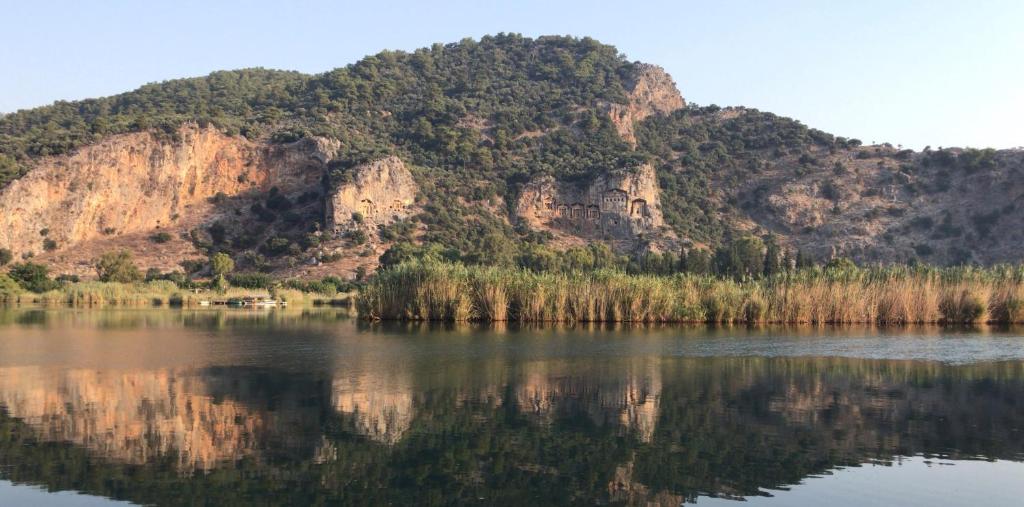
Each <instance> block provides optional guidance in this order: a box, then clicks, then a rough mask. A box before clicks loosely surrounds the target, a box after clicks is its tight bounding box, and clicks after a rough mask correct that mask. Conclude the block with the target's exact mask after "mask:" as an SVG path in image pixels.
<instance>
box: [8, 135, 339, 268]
mask: <svg viewBox="0 0 1024 507" xmlns="http://www.w3.org/2000/svg"><path fill="white" fill-rule="evenodd" d="M177 138H178V140H176V141H170V140H168V139H164V138H159V137H157V136H156V135H154V134H152V133H148V132H143V133H134V134H123V135H117V136H113V137H111V138H108V139H106V140H104V141H102V142H100V143H98V144H96V145H93V146H88V147H85V148H82V149H81V150H78V151H77V152H76V153H73V154H70V155H65V156H60V157H52V158H48V159H44V160H42V161H41V162H40V163H39V164H38V165H37V166H36V167H35V168H33V169H32V170H31V171H30V172H29V173H28V174H27V175H25V177H23V178H21V179H19V180H16V181H14V182H13V183H11V184H10V185H9V186H8V187H7V188H4V189H3V190H0V248H9V249H11V250H12V251H14V253H15V254H19V255H20V254H27V253H39V252H42V251H43V248H42V245H43V241H44V240H45V239H50V240H53V241H55V242H56V244H57V245H58V248H62V249H63V248H68V247H71V246H73V245H74V244H76V243H79V242H83V241H87V240H90V239H97V238H100V237H105V236H110V235H113V234H117V235H120V234H126V233H132V232H141V231H148V230H152V229H154V228H159V227H172V226H174V225H175V224H176V223H178V222H179V221H193V220H195V219H196V218H197V217H201V216H203V215H207V214H209V213H211V212H212V205H211V204H210V202H209V201H210V198H211V197H214V196H217V195H218V194H223V195H225V196H234V195H239V194H243V193H249V192H265V191H267V190H268V189H270V188H271V187H274V186H277V187H279V188H280V189H281V190H285V189H291V188H304V187H313V186H315V185H317V184H318V182H319V179H320V177H321V175H322V174H323V171H324V164H325V162H326V161H327V160H328V159H329V158H330V156H331V153H329V152H330V150H331V149H332V146H331V143H330V142H327V141H318V140H315V139H306V140H302V141H298V142H296V143H291V144H289V145H275V146H268V145H265V144H260V143H255V142H251V141H249V140H246V139H244V138H240V137H231V136H227V135H224V134H222V133H220V132H219V131H217V130H215V129H212V128H208V129H207V128H202V129H201V128H198V127H196V126H194V125H192V126H185V127H182V128H181V129H180V130H179V132H178V135H177ZM333 149H336V147H333ZM43 231H45V237H44V234H43Z"/></svg>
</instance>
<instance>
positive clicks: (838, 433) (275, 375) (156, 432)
mask: <svg viewBox="0 0 1024 507" xmlns="http://www.w3.org/2000/svg"><path fill="white" fill-rule="evenodd" d="M373 364H376V365H377V368H370V366H372V365H373ZM460 366H463V367H462V368H459V367H453V368H446V369H443V370H442V371H438V370H436V369H429V370H427V371H423V370H420V369H418V368H416V367H415V366H409V365H402V364H397V363H373V362H372V361H368V362H367V363H366V364H350V367H351V369H350V370H342V369H338V370H337V371H333V372H330V373H323V374H318V373H315V372H309V373H306V374H296V373H286V372H280V371H277V370H273V369H267V368H261V369H254V368H206V369H200V370H186V371H174V370H157V371H134V372H108V371H99V372H97V371H90V370H60V369H39V368H25V367H11V368H4V369H0V405H3V406H4V408H3V409H2V410H0V411H2V412H3V413H4V415H0V475H3V476H6V477H8V478H10V479H12V480H15V481H25V482H30V483H34V484H44V485H47V486H48V487H53V488H59V489H78V490H84V491H89V492H92V493H98V494H104V495H108V496H115V497H118V498H124V499H130V500H135V501H139V502H149V503H168V502H170V503H186V504H187V503H191V502H192V501H193V500H195V499H197V498H200V496H199V495H205V496H203V497H202V498H204V500H207V503H210V502H214V503H224V504H226V503H238V502H241V501H243V499H244V498H257V497H258V498H268V499H269V500H268V503H291V504H305V503H316V502H322V503H351V502H353V501H355V500H354V499H356V498H358V499H359V501H361V502H366V503H371V504H385V503H409V502H410V501H413V500H416V501H421V502H422V503H458V502H469V501H477V500H476V499H479V498H486V499H488V501H489V502H491V503H524V502H531V503H537V500H536V499H537V496H538V495H539V494H541V493H543V494H544V495H546V496H544V498H545V499H546V500H545V501H546V502H548V503H551V504H565V503H593V502H608V501H620V502H625V503H644V502H653V503H658V504H671V503H675V502H678V501H680V500H686V499H691V500H692V499H693V498H695V497H696V496H697V495H699V494H708V493H714V494H717V495H720V496H746V495H756V494H761V493H760V492H761V491H762V490H763V489H764V488H774V487H784V486H787V485H792V484H795V483H798V482H799V481H801V480H803V479H804V478H806V477H807V476H808V475H812V474H819V473H821V472H823V471H826V470H828V469H831V468H834V467H836V466H843V465H855V464H859V463H864V462H866V461H874V460H883V461H885V460H891V459H893V458H894V457H896V456H902V455H915V454H927V455H940V456H943V457H948V458H953V459H964V458H988V459H1008V460H1021V459H1022V451H1024V434H1022V432H1020V431H1019V428H1020V427H1021V425H1022V424H1024V405H1022V404H1020V403H1019V402H1018V400H1020V399H1024V398H1022V396H1024V365H1022V364H1021V363H999V364H984V365H973V366H949V365H942V364H937V363H920V362H910V361H872V360H853V359H811V358H789V359H767V358H704V359H659V358H654V357H639V358H637V357H634V358H627V359H621V360H620V359H612V358H605V359H560V360H551V361H547V360H536V361H508V360H507V358H505V359H502V358H493V359H490V360H486V361H481V362H480V363H479V364H472V365H469V364H466V365H461V364H460ZM54 463H60V464H61V466H63V467H65V468H66V469H65V470H64V471H63V472H61V473H60V474H58V472H57V471H55V468H54V467H53V466H52V464H54ZM196 468H198V469H202V470H204V471H206V473H204V474H192V473H190V471H191V470H193V469H196ZM67 469H70V471H68V470H67ZM128 474H131V475H132V476H135V477H143V478H142V479H140V480H132V481H128V482H124V481H119V480H117V479H116V478H118V477H124V476H126V475H128ZM69 477H70V478H71V479H69ZM183 481H188V483H187V485H186V483H185V482H183ZM180 491H189V492H190V493H189V494H195V495H197V496H196V497H195V498H190V497H188V496H187V494H186V496H179V495H180V493H179V492H180ZM240 492H244V493H240ZM239 495H244V496H239ZM254 495H260V496H254ZM168 499H172V500H168ZM541 503H544V502H541Z"/></svg>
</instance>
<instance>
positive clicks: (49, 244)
mask: <svg viewBox="0 0 1024 507" xmlns="http://www.w3.org/2000/svg"><path fill="white" fill-rule="evenodd" d="M56 249H57V242H56V241H54V240H52V239H50V238H46V239H44V240H43V250H46V251H47V252H52V251H54V250H56Z"/></svg>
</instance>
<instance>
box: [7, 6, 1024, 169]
mask: <svg viewBox="0 0 1024 507" xmlns="http://www.w3.org/2000/svg"><path fill="white" fill-rule="evenodd" d="M497 32H518V33H522V34H524V35H528V36H536V35H544V34H562V35H564V34H570V35H578V36H583V35H590V36H592V37H594V38H596V39H598V40H600V41H602V42H605V43H608V44H612V45H615V46H617V47H618V48H619V50H620V51H622V52H623V53H625V54H626V55H627V56H628V57H629V58H630V59H632V60H642V61H646V62H651V63H657V64H659V65H662V66H663V67H665V68H666V69H667V70H668V71H669V72H670V73H671V74H672V76H673V77H674V78H675V80H676V83H678V85H679V88H680V90H682V92H683V96H684V97H686V99H687V100H689V101H693V102H697V103H700V104H710V103H715V104H719V105H722V106H726V105H745V106H750V107H756V108H759V109H762V110H765V111H772V112H775V113H778V114H782V115H786V116H791V117H794V118H797V119H799V120H801V121H803V122H804V123H806V124H808V125H810V126H812V127H817V128H820V129H822V130H826V131H829V132H832V133H835V134H838V135H844V136H849V137H858V138H860V139H862V140H863V141H865V142H871V141H877V142H883V141H888V142H892V143H893V144H903V145H906V146H910V147H913V148H917V149H920V148H922V147H924V146H925V145H931V146H933V147H937V146H975V147H983V146H992V147H997V148H1007V147H1013V146H1021V145H1024V1H1021V0H1002V1H999V0H988V1H986V0H974V1H966V0H965V1H959V2H955V1H947V0H940V1H902V2H900V1H857V2H853V1H848V2H835V1H826V0H822V1H774V2H773V1H767V0H765V1H716V2H713V1H710V0H709V1H705V2H689V1H674V2H673V1H652V2H642V1H635V2H629V1H625V0H619V1H616V2H603V1H589V2H558V1H555V0H548V1H534V0H518V1H515V2H511V1H510V2H502V3H498V2H487V1H457V2H444V1H440V0H433V1H430V0H426V1H419V2H415V1H410V2H388V1H377V2H373V1H367V0H362V1H359V2H327V1H295V2H285V1H282V0H278V1H275V2H265V1H256V0H253V1H248V2H242V1H230V2H229V1H220V2H218V1H215V0H207V1H205V2H204V1H192V0H180V1H173V2H171V1H167V2H161V1H156V0H152V1H119V0H106V1H85V0H79V1H46V0H22V1H15V0H0V70H2V75H3V78H2V79H0V111H4V112H11V111H14V110H17V109H21V108H26V107H33V106H39V105H44V104H48V103H51V102H53V101H54V100H59V99H79V98H86V97H95V96H102V95H110V94H114V93H118V92H122V91H127V90H130V89H134V88H136V87H138V86H139V85H141V84H144V83H147V82H152V81H161V80H165V79H171V78H177V77H186V76H197V75H203V74H207V73H209V72H211V71H214V70H221V69H236V68H242V67H255V66H261V67H268V68H279V69H294V70H300V71H303V72H310V73H315V72H322V71H325V70H328V69H331V68H334V67H340V66H344V65H346V64H349V63H352V62H354V61H356V60H358V59H359V58H361V57H362V56H364V55H367V54H372V53H376V52H378V51H380V50H382V49H405V50H412V49H415V48H417V47H423V46H428V45H430V44H431V43H433V42H454V41H458V40H459V39H461V38H463V37H467V36H468V37H474V38H479V37H480V36H482V35H485V34H493V33H497Z"/></svg>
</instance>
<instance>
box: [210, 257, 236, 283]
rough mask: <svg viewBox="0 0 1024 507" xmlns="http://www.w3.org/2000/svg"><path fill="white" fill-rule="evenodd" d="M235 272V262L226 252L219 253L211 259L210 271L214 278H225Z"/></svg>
mask: <svg viewBox="0 0 1024 507" xmlns="http://www.w3.org/2000/svg"><path fill="white" fill-rule="evenodd" d="M234 270H235V261H233V260H231V257H230V256H229V255H228V254H226V253H224V252H217V253H215V254H213V256H212V257H210V271H211V272H213V276H218V277H223V276H227V275H229V274H231V272H232V271H234Z"/></svg>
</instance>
